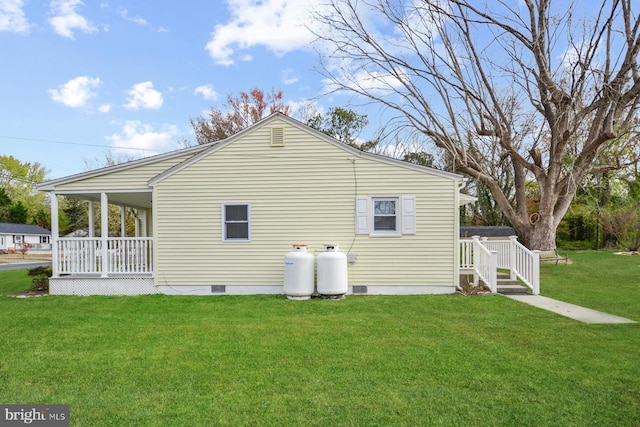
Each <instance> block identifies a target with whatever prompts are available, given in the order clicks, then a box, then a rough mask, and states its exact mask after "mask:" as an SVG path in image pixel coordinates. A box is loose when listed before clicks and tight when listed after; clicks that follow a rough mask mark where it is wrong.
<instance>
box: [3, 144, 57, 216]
mask: <svg viewBox="0 0 640 427" xmlns="http://www.w3.org/2000/svg"><path fill="white" fill-rule="evenodd" d="M46 175H47V170H46V169H45V168H44V166H42V165H40V164H39V163H37V162H36V163H30V162H21V161H20V160H18V159H16V158H15V157H13V156H6V155H1V156H0V188H2V189H3V195H2V196H0V215H6V206H7V200H11V204H10V205H11V206H12V207H10V209H9V214H10V216H11V218H10V221H11V222H17V223H29V222H31V219H32V218H33V216H34V215H35V214H36V213H37V212H38V210H40V209H43V208H45V207H46V206H47V203H46V196H45V194H44V193H42V192H39V191H36V189H35V184H36V183H38V182H41V181H44V180H45V178H46ZM18 203H19V204H18ZM1 206H4V207H5V209H2V207H1ZM14 211H15V212H14ZM25 212H26V216H25ZM14 213H15V215H17V216H16V217H13V216H14Z"/></svg>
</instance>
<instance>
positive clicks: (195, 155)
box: [36, 112, 464, 191]
mask: <svg viewBox="0 0 640 427" xmlns="http://www.w3.org/2000/svg"><path fill="white" fill-rule="evenodd" d="M276 120H280V121H284V122H285V123H287V124H289V125H291V126H293V127H296V128H298V129H300V130H302V131H303V132H307V133H310V134H313V135H314V136H316V137H317V138H319V139H322V140H323V141H325V142H327V143H329V144H331V145H334V146H335V147H338V148H340V149H341V150H344V151H347V152H349V153H351V154H352V155H354V156H357V157H361V158H366V159H370V160H374V161H378V162H382V163H387V164H393V165H395V166H400V167H403V168H406V169H413V170H417V171H419V172H422V173H427V174H432V175H436V176H440V177H443V178H447V179H451V180H454V181H462V180H463V179H464V178H463V177H462V175H458V174H455V173H451V172H445V171H441V170H439V169H434V168H430V167H426V166H421V165H416V164H413V163H409V162H405V161H402V160H398V159H393V158H391V157H387V156H384V155H381V154H374V153H369V152H364V151H360V150H357V149H355V148H353V147H350V146H349V145H347V144H345V143H343V142H340V141H338V140H337V139H335V138H333V137H331V136H328V135H326V134H324V133H322V132H320V131H318V130H316V129H313V128H311V127H310V126H307V125H306V124H304V123H302V122H300V121H298V120H296V119H294V118H292V117H289V116H287V115H285V114H282V113H280V112H276V113H273V114H271V115H270V116H268V117H266V118H264V119H262V120H260V121H258V122H257V123H255V124H253V125H252V126H249V127H248V128H245V129H243V130H241V131H240V132H238V133H236V134H234V135H232V136H230V137H228V138H225V139H223V140H220V141H214V142H210V143H208V144H202V145H196V146H193V147H187V148H183V149H179V150H174V151H170V152H168V153H163V154H158V155H155V156H149V157H145V158H142V159H138V160H133V161H130V162H125V163H120V164H117V165H113V166H106V167H103V168H100V169H94V170H91V171H87V172H82V173H79V174H74V175H69V176H65V177H62V178H57V179H53V180H50V181H45V182H41V183H39V184H37V185H36V189H37V190H40V191H54V190H55V189H56V186H58V185H63V184H68V183H72V182H76V181H81V180H85V179H90V178H95V177H99V176H103V175H108V174H111V173H114V172H120V171H124V170H127V169H132V168H136V167H139V166H144V165H149V164H153V163H157V162H161V161H164V160H169V159H173V158H178V157H181V156H185V155H192V156H191V157H190V158H188V159H187V160H184V161H182V162H180V163H178V164H176V165H175V166H173V167H171V168H169V169H167V170H166V171H164V172H162V173H160V174H158V175H156V176H155V177H154V178H151V179H150V180H149V182H148V184H149V185H150V186H154V185H155V184H157V183H158V182H160V181H162V180H163V179H165V178H167V177H169V176H171V175H173V174H174V173H176V172H178V171H180V170H182V169H184V168H186V167H188V166H189V165H191V164H193V163H195V162H197V161H198V160H200V159H202V158H203V157H206V156H208V155H209V154H211V153H213V152H215V151H217V150H220V149H221V148H223V147H225V146H227V145H229V144H231V143H233V142H234V141H237V140H238V139H240V138H242V137H244V136H245V135H247V134H248V133H250V132H253V131H255V130H256V129H259V128H261V127H263V126H267V125H269V124H270V123H272V122H273V121H276Z"/></svg>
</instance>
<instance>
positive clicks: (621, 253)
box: [614, 251, 640, 256]
mask: <svg viewBox="0 0 640 427" xmlns="http://www.w3.org/2000/svg"><path fill="white" fill-rule="evenodd" d="M614 255H625V256H635V255H640V252H638V251H631V252H615V253H614Z"/></svg>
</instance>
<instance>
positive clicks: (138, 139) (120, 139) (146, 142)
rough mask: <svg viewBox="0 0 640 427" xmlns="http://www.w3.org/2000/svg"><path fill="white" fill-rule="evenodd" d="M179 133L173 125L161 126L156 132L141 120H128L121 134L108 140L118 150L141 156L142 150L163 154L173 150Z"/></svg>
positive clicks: (116, 134) (115, 134) (109, 137)
mask: <svg viewBox="0 0 640 427" xmlns="http://www.w3.org/2000/svg"><path fill="white" fill-rule="evenodd" d="M177 133H178V130H177V128H176V127H175V126H173V125H165V126H161V128H160V129H158V130H156V129H154V128H153V126H151V125H148V124H144V123H142V122H140V121H139V120H127V121H126V122H125V124H124V126H123V127H122V131H121V132H120V133H114V134H113V135H111V136H108V137H107V139H108V140H109V141H111V143H112V144H111V145H112V146H113V147H114V148H117V149H118V150H122V151H124V152H129V153H132V154H134V153H135V154H140V151H141V150H147V151H154V152H162V151H167V150H169V149H171V148H173V145H174V138H175V137H176V135H177Z"/></svg>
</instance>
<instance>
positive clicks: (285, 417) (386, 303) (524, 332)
mask: <svg viewBox="0 0 640 427" xmlns="http://www.w3.org/2000/svg"><path fill="white" fill-rule="evenodd" d="M570 257H571V258H572V259H573V260H574V261H575V262H574V264H572V265H569V266H564V265H563V266H558V267H556V266H554V265H545V266H543V268H542V278H543V279H542V280H543V282H542V289H543V294H545V295H548V296H552V297H557V298H560V297H561V296H563V297H564V296H567V298H566V300H567V301H570V302H575V303H580V302H581V301H583V302H584V303H585V304H587V303H589V304H588V305H589V306H590V307H592V308H596V309H601V310H604V309H607V310H608V311H610V312H612V313H614V314H618V315H622V316H625V317H630V318H633V319H635V320H640V310H639V303H640V285H639V283H638V280H639V279H638V277H639V275H638V271H640V267H639V266H640V258H635V259H634V261H631V260H629V259H628V258H626V257H625V258H626V259H622V257H615V256H613V255H611V254H609V253H602V254H594V253H584V254H578V253H576V254H573V253H572V254H571V255H570ZM583 262H584V263H586V264H588V265H589V268H591V265H592V264H594V263H600V264H601V268H600V270H602V273H603V274H604V278H606V277H614V275H615V279H614V280H615V283H605V280H602V279H603V278H602V277H600V278H599V276H596V271H598V270H594V271H593V272H592V273H591V274H587V275H585V276H584V277H581V278H580V281H581V286H580V287H575V288H570V287H571V286H574V284H573V281H574V280H576V279H577V277H578V276H575V275H576V274H578V273H579V271H580V270H581V269H582V267H581V264H582V263H583ZM634 262H635V264H634ZM634 266H635V268H636V270H632V271H635V272H636V273H635V275H634V274H629V275H625V273H624V272H626V271H627V270H628V269H632V268H633V267H634ZM584 268H585V269H586V268H587V267H586V266H585V267H584ZM623 281H626V282H624V283H622V282H623ZM20 283H22V284H23V285H24V283H27V278H26V274H25V272H18V273H16V272H4V273H0V294H6V293H8V292H11V291H15V290H18V289H20V288H21V286H22V285H20ZM22 287H24V286H22ZM547 287H548V292H547ZM566 288H569V290H567V289H566ZM571 289H573V290H571ZM577 292H580V293H581V295H580V296H578V295H575V293H577ZM589 295H592V296H589ZM609 307H613V308H615V310H613V309H611V310H609ZM0 316H1V317H0V318H1V319H2V321H1V322H0V403H48V404H52V403H66V404H69V405H71V425H73V426H211V425H229V426H239V425H260V426H262V425H274V426H280V425H281V426H309V425H318V426H342V425H348V426H391V425H405V426H417V425H455V426H459V425H473V426H477V425H482V426H487V425H514V426H527V425H529V426H543V425H553V426H557V425H562V426H585V425H594V426H637V425H640V326H639V325H640V324H633V325H588V324H582V323H579V322H577V321H574V320H571V319H567V318H564V317H561V316H558V315H555V314H553V313H549V312H546V311H543V310H540V309H536V308H533V307H530V306H527V305H523V304H520V303H517V302H514V301H511V300H508V299H506V298H504V297H501V296H476V297H461V296H452V295H446V296H406V297H401V296H393V297H371V296H370V297H365V296H359V297H353V296H352V297H347V298H346V299H345V300H343V301H324V300H311V301H299V302H292V301H287V300H286V299H284V298H283V297H274V296H238V297H235V296H219V297H178V296H161V295H154V296H141V297H71V296H68V297H67V296H64V297H63V296H48V297H42V298H31V299H14V298H7V297H0Z"/></svg>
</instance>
